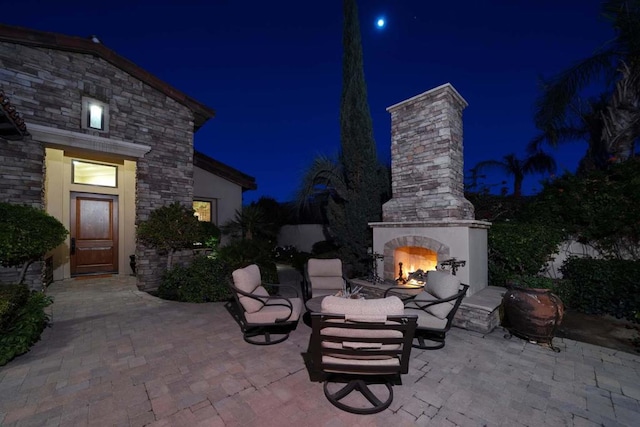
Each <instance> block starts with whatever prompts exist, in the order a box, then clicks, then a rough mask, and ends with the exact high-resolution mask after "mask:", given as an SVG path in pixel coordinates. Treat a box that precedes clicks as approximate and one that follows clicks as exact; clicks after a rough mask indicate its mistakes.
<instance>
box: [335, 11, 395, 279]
mask: <svg viewBox="0 0 640 427" xmlns="http://www.w3.org/2000/svg"><path fill="white" fill-rule="evenodd" d="M343 6H344V29H343V40H342V41H343V49H344V52H343V59H342V96H341V105H340V144H341V153H340V163H341V165H342V169H343V173H344V181H345V182H344V184H345V185H346V189H347V191H346V197H340V198H333V199H332V200H331V201H330V203H329V206H328V212H327V213H328V219H329V223H330V226H331V234H332V235H333V236H334V238H335V240H336V242H337V243H338V244H339V245H340V246H341V247H342V252H341V254H340V255H341V257H342V258H343V260H344V261H345V262H347V263H349V264H351V265H352V266H353V267H354V269H355V273H363V272H364V271H365V269H366V266H367V247H369V246H371V242H372V232H371V229H370V228H369V225H368V223H369V222H372V221H380V219H381V213H382V199H381V198H382V195H383V194H385V193H386V192H387V191H388V188H387V187H388V185H389V184H388V175H387V173H386V171H385V170H384V167H383V166H382V165H381V164H380V162H379V161H378V159H377V154H376V144H375V139H374V136H373V124H372V120H371V113H370V111H369V104H368V101H367V85H366V82H365V78H364V66H363V55H362V40H361V35H360V25H359V21H358V7H357V4H356V1H355V0H344V3H343Z"/></svg>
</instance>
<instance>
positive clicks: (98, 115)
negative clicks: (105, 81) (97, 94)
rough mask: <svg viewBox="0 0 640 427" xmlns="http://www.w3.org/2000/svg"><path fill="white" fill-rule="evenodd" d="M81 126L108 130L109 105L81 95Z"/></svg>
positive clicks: (102, 130)
mask: <svg viewBox="0 0 640 427" xmlns="http://www.w3.org/2000/svg"><path fill="white" fill-rule="evenodd" d="M81 122H82V128H83V129H92V130H97V131H100V132H108V131H109V106H108V105H107V104H105V103H104V102H101V101H98V100H95V99H93V98H88V97H86V96H83V97H82V120H81Z"/></svg>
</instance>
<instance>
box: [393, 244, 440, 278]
mask: <svg viewBox="0 0 640 427" xmlns="http://www.w3.org/2000/svg"><path fill="white" fill-rule="evenodd" d="M393 263H394V265H395V274H394V277H395V278H396V280H397V281H405V280H407V278H408V276H409V275H410V274H411V273H414V272H415V271H417V270H422V271H425V272H426V271H429V270H435V269H436V267H437V265H438V254H437V253H436V252H434V251H432V250H430V249H427V248H423V247H419V246H402V247H399V248H396V249H395V250H394V252H393Z"/></svg>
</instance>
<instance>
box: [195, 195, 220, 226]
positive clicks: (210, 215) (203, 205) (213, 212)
mask: <svg viewBox="0 0 640 427" xmlns="http://www.w3.org/2000/svg"><path fill="white" fill-rule="evenodd" d="M193 211H194V215H195V216H196V217H197V218H198V220H200V221H206V222H212V223H214V224H217V223H218V212H217V201H216V200H213V201H209V200H194V201H193Z"/></svg>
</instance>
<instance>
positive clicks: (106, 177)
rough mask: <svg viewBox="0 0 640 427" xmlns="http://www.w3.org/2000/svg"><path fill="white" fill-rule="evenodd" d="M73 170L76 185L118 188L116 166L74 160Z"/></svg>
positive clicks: (72, 163)
mask: <svg viewBox="0 0 640 427" xmlns="http://www.w3.org/2000/svg"><path fill="white" fill-rule="evenodd" d="M71 170H72V179H73V183H74V184H86V185H99V186H101V187H114V188H115V187H117V186H118V185H117V184H118V182H117V176H118V168H117V167H116V166H111V165H101V164H99V163H89V162H84V161H81V160H73V161H72V162H71Z"/></svg>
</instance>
